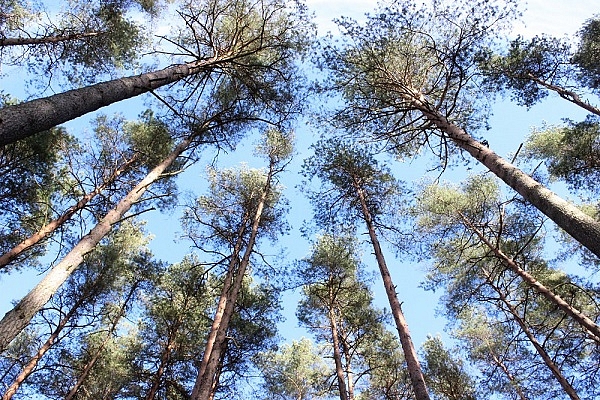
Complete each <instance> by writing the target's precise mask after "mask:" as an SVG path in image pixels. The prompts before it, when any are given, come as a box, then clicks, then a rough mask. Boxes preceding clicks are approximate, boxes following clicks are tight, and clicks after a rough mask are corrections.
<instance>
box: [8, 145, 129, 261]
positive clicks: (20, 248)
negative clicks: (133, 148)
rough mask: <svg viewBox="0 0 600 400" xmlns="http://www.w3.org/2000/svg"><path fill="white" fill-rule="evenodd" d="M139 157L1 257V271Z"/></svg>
mask: <svg viewBox="0 0 600 400" xmlns="http://www.w3.org/2000/svg"><path fill="white" fill-rule="evenodd" d="M136 158H137V157H134V158H132V159H130V160H128V161H127V162H126V163H125V164H124V165H122V166H121V167H120V168H119V169H117V170H116V171H114V172H113V173H112V175H111V176H110V177H109V178H108V179H107V180H106V181H104V182H103V183H102V184H101V185H99V186H98V187H96V188H95V189H94V190H92V191H91V192H89V193H88V194H86V195H85V196H83V197H82V198H81V199H79V201H78V202H77V203H76V204H74V205H73V206H71V207H70V208H69V209H68V210H67V211H65V212H64V213H63V214H62V215H60V216H59V217H58V218H56V219H54V220H52V221H50V222H49V223H48V224H46V225H45V226H43V227H42V228H41V229H40V230H39V231H37V232H35V233H34V234H33V235H31V236H29V237H28V238H27V239H25V240H23V241H22V242H21V243H19V244H18V245H16V246H15V247H13V248H12V249H10V250H9V251H7V252H6V253H4V254H2V255H1V256H0V270H2V269H3V268H4V267H6V266H7V265H8V264H10V263H11V262H12V261H14V260H15V259H16V258H17V257H19V255H21V254H22V253H23V252H24V251H26V250H28V249H30V248H31V247H33V246H35V245H36V244H38V243H39V242H40V241H42V240H43V239H44V238H46V237H47V236H48V235H50V234H51V233H53V232H54V231H55V230H57V229H58V228H60V227H61V226H62V225H63V224H64V223H65V222H67V221H68V220H69V219H70V218H71V217H72V216H73V215H74V214H75V213H76V212H78V211H80V210H82V209H83V208H84V207H85V205H86V204H87V203H89V202H90V200H92V199H93V198H94V197H95V196H96V195H98V194H99V193H101V192H102V191H103V190H104V189H105V188H106V187H107V186H108V185H110V184H111V183H112V182H114V181H115V180H116V179H117V177H118V176H119V175H120V174H121V173H123V172H124V171H126V170H127V169H128V168H129V167H130V166H131V164H133V162H134V161H135V159H136Z"/></svg>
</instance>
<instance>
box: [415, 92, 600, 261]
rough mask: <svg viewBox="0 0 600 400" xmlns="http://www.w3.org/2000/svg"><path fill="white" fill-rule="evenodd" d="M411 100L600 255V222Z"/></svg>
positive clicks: (417, 100)
mask: <svg viewBox="0 0 600 400" xmlns="http://www.w3.org/2000/svg"><path fill="white" fill-rule="evenodd" d="M411 101H412V102H413V103H414V104H415V106H416V107H417V108H418V109H419V110H420V111H421V112H422V113H423V115H424V116H425V117H426V118H427V119H428V120H429V121H430V122H431V123H433V124H434V125H435V126H437V127H438V128H439V129H440V130H441V131H443V132H444V133H446V134H447V135H448V137H449V138H450V139H451V140H452V141H453V142H454V143H455V144H456V145H457V146H458V147H460V148H461V149H463V150H465V151H467V152H468V153H469V154H471V156H473V157H474V158H475V159H477V161H479V162H480V163H482V164H483V165H485V166H486V167H487V168H488V169H489V170H490V171H491V172H493V173H494V174H495V175H496V176H498V177H499V178H500V179H502V180H503V181H504V182H505V183H506V184H507V185H508V186H510V187H511V188H513V189H514V190H516V191H517V192H518V193H519V194H520V195H521V196H523V198H524V199H525V200H527V201H528V202H530V203H531V204H533V205H534V206H535V207H536V208H537V209H538V210H540V211H541V212H542V213H544V214H545V215H546V216H548V218H550V219H551V220H552V221H554V222H555V223H556V224H557V225H558V226H559V227H560V228H562V229H564V230H565V231H566V232H567V233H568V234H569V235H571V236H572V237H573V238H574V239H575V240H577V241H578V242H579V243H581V244H582V245H583V246H585V247H586V248H587V249H589V250H590V251H591V252H592V253H594V254H595V255H596V256H598V257H600V222H598V221H595V220H594V219H593V218H592V217H590V216H589V215H587V214H585V213H584V212H583V211H581V210H580V209H579V208H577V207H576V206H575V205H573V204H571V203H569V202H568V201H565V200H563V199H562V198H560V197H559V196H557V195H556V194H555V193H554V192H552V191H551V190H549V189H548V188H546V187H544V186H543V185H542V184H541V183H539V182H537V181H536V180H535V179H533V178H532V177H530V176H529V175H527V174H526V173H524V172H523V171H521V170H520V169H518V168H517V167H515V166H514V165H512V164H511V163H509V162H508V161H506V160H504V159H503V158H502V157H500V156H499V155H498V154H496V153H494V152H493V151H492V150H490V149H489V148H488V147H487V146H484V145H483V144H481V143H480V142H478V141H477V140H475V139H474V138H473V137H472V136H471V135H469V134H468V133H467V132H465V130H464V129H462V128H460V127H458V126H457V125H455V124H453V123H451V122H450V121H448V119H447V118H446V117H444V116H443V115H442V114H441V113H440V112H439V111H436V110H435V109H434V108H433V107H431V106H430V105H429V104H428V103H427V101H426V100H425V99H424V97H423V96H422V95H419V96H416V97H415V98H412V99H411Z"/></svg>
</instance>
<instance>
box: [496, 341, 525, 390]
mask: <svg viewBox="0 0 600 400" xmlns="http://www.w3.org/2000/svg"><path fill="white" fill-rule="evenodd" d="M491 353H492V354H491V356H492V360H494V363H495V364H496V365H497V366H498V368H500V370H502V372H503V373H504V375H506V377H507V378H508V380H509V381H510V384H511V386H512V387H514V388H515V390H516V391H517V395H518V396H519V399H520V400H528V399H527V396H525V393H523V389H521V386H520V385H519V383H518V382H517V379H516V378H515V376H514V375H513V374H512V373H511V372H510V371H509V370H508V367H507V366H506V364H504V362H503V361H502V360H500V358H499V357H498V355H497V354H496V353H495V352H493V351H492V352H491Z"/></svg>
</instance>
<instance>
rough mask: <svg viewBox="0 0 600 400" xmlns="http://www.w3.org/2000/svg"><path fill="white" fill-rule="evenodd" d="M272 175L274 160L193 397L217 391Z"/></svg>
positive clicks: (198, 398) (224, 295)
mask: <svg viewBox="0 0 600 400" xmlns="http://www.w3.org/2000/svg"><path fill="white" fill-rule="evenodd" d="M273 174H274V165H273V164H272V163H271V165H270V166H269V172H268V174H267V179H266V183H265V188H264V190H263V192H262V194H261V198H260V200H259V202H258V205H257V207H256V213H255V215H254V218H253V221H252V228H251V230H250V237H249V239H248V244H247V245H246V249H245V251H244V256H243V258H242V260H241V262H240V265H239V267H238V269H237V272H236V275H235V280H234V282H233V284H232V286H231V288H230V291H229V292H225V290H222V291H221V299H224V298H225V300H224V303H225V308H224V311H223V316H222V320H221V322H220V324H219V325H218V327H215V326H214V324H213V327H212V328H211V332H210V335H211V336H213V335H214V337H215V339H214V346H213V347H212V349H211V351H208V345H207V349H205V350H204V356H203V359H202V363H201V364H200V368H199V369H198V377H197V378H196V382H195V383H194V388H193V390H192V395H191V396H190V400H209V399H210V397H211V393H212V392H214V391H215V390H216V387H214V386H213V383H214V381H215V376H216V373H217V369H218V365H219V361H220V360H221V357H222V356H223V351H224V350H225V349H224V345H225V342H226V335H227V329H228V328H229V322H230V321H231V317H232V316H233V313H234V310H235V303H236V301H237V296H238V294H239V292H240V290H241V288H242V283H243V280H244V275H245V274H246V268H247V267H248V264H249V262H250V256H251V255H252V252H253V249H254V244H255V243H256V238H257V236H258V228H259V225H260V221H261V218H262V214H263V209H264V207H265V202H266V200H267V196H268V194H269V190H270V185H271V179H272V177H273ZM236 258H237V257H236ZM223 289H225V288H223ZM221 299H219V301H221ZM215 328H216V329H215Z"/></svg>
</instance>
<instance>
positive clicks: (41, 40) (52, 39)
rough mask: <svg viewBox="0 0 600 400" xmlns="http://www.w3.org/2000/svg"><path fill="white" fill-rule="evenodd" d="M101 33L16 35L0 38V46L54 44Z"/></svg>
mask: <svg viewBox="0 0 600 400" xmlns="http://www.w3.org/2000/svg"><path fill="white" fill-rule="evenodd" d="M98 35H102V32H80V33H73V34H70V35H58V36H44V37H16V38H0V47H8V46H28V45H37V44H55V43H60V42H67V41H69V40H82V39H87V38H91V37H95V36H98Z"/></svg>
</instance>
